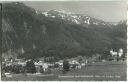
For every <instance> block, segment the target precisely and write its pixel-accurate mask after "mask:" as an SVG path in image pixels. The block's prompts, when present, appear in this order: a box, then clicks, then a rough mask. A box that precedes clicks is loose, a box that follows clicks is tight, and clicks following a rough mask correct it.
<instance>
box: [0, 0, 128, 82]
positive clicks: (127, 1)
mask: <svg viewBox="0 0 128 82" xmlns="http://www.w3.org/2000/svg"><path fill="white" fill-rule="evenodd" d="M1 1H126V3H127V20H128V0H0V2H1ZM127 27H128V21H127ZM127 38H128V28H127ZM127 44H128V40H127ZM127 52H128V45H127ZM127 56H128V55H127ZM127 66H128V61H127ZM0 73H1V70H0ZM127 81H128V68H127ZM127 81H12V82H127ZM0 82H10V81H1V74H0Z"/></svg>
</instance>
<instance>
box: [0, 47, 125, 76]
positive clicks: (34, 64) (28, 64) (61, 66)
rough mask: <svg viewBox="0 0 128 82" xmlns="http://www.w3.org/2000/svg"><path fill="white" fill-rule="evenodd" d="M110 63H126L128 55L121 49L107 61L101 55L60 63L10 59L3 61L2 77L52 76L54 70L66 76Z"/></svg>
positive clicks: (46, 60)
mask: <svg viewBox="0 0 128 82" xmlns="http://www.w3.org/2000/svg"><path fill="white" fill-rule="evenodd" d="M109 61H114V62H119V61H122V62H123V61H126V53H123V49H119V51H118V52H115V51H114V50H110V55H108V58H106V59H102V58H101V55H99V54H96V55H93V56H92V57H88V58H87V57H85V56H84V57H82V56H77V57H74V58H65V59H63V60H58V61H54V57H41V58H38V59H36V60H32V59H28V60H26V59H17V58H15V59H14V58H8V59H3V60H2V77H12V74H25V75H29V74H35V75H41V74H44V75H45V74H52V72H53V71H54V70H60V71H61V73H62V74H66V73H67V72H68V71H70V70H80V69H82V68H83V67H88V66H89V65H93V63H96V62H109Z"/></svg>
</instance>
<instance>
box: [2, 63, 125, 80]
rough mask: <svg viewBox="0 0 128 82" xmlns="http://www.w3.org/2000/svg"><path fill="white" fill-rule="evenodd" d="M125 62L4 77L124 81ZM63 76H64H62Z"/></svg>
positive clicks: (95, 64)
mask: <svg viewBox="0 0 128 82" xmlns="http://www.w3.org/2000/svg"><path fill="white" fill-rule="evenodd" d="M126 68H127V66H126V62H96V63H93V64H90V65H88V66H86V67H83V68H82V69H81V70H70V71H69V72H68V73H67V74H62V72H61V71H58V70H54V71H53V72H52V73H53V75H49V76H37V75H27V76H24V75H22V74H14V75H13V77H4V78H2V80H4V81H5V80H8V81H126V77H127V76H126ZM64 76H65V77H64Z"/></svg>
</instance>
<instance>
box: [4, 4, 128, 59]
mask: <svg viewBox="0 0 128 82" xmlns="http://www.w3.org/2000/svg"><path fill="white" fill-rule="evenodd" d="M2 13H3V18H2V20H3V21H2V24H3V26H2V29H3V37H2V40H3V41H2V42H3V43H2V44H3V45H2V49H3V53H6V52H8V51H9V50H11V52H10V53H14V52H15V54H17V55H18V56H20V57H23V58H24V57H25V58H37V57H41V56H54V57H59V58H65V57H74V56H78V55H82V56H92V55H93V54H96V53H99V54H101V55H103V56H104V57H105V56H107V55H108V54H109V50H110V49H111V48H113V49H115V50H118V49H119V48H123V49H124V50H125V51H126V39H127V37H126V29H127V27H126V23H125V22H122V23H119V24H117V25H108V24H105V25H101V24H99V25H96V24H92V23H90V24H89V23H87V24H83V23H80V24H77V23H74V22H73V23H72V21H67V20H63V19H61V18H59V17H56V18H54V17H47V16H45V15H44V13H43V14H42V13H38V14H37V12H36V10H35V9H33V8H31V7H28V6H26V5H24V4H23V3H4V4H3V12H2ZM55 15H57V14H55ZM52 16H53V15H52ZM71 19H72V17H71ZM81 19H82V18H81ZM73 20H74V19H73ZM84 21H85V20H84ZM101 22H102V21H101Z"/></svg>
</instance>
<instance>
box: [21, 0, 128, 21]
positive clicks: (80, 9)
mask: <svg viewBox="0 0 128 82" xmlns="http://www.w3.org/2000/svg"><path fill="white" fill-rule="evenodd" d="M23 3H25V4H26V5H27V6H30V7H32V8H34V9H36V10H40V11H44V10H53V9H56V10H65V11H69V12H73V13H80V14H85V15H89V16H91V17H94V18H97V19H100V20H103V21H106V22H119V21H120V20H124V19H126V10H127V4H126V2H125V1H25V2H23Z"/></svg>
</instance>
